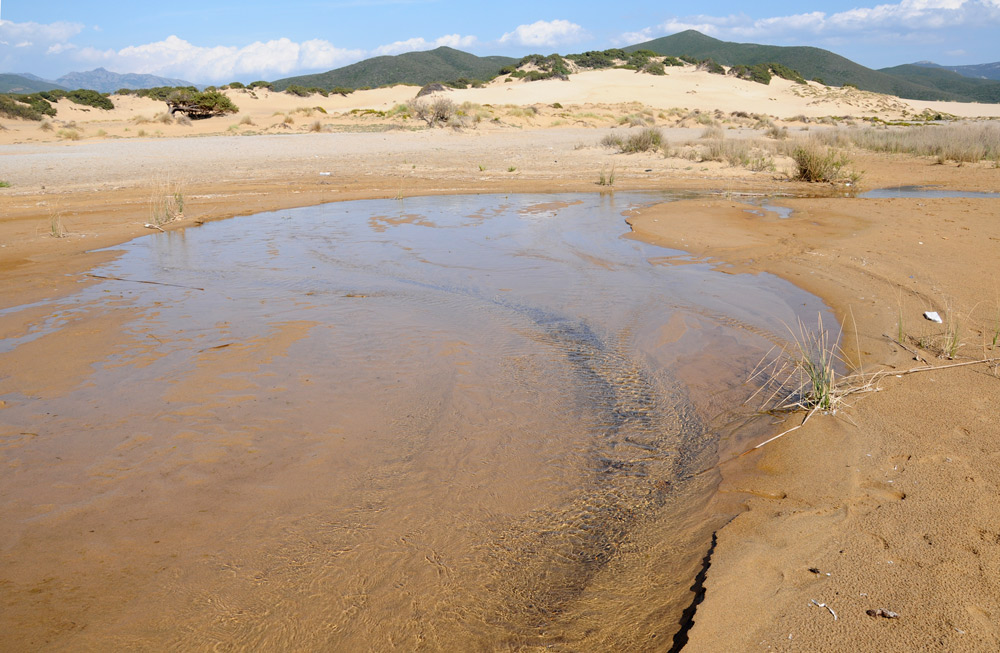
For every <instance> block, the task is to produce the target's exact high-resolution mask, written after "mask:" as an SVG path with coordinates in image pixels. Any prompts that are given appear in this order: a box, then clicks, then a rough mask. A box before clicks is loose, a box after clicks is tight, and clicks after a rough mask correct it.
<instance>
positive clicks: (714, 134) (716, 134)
mask: <svg viewBox="0 0 1000 653" xmlns="http://www.w3.org/2000/svg"><path fill="white" fill-rule="evenodd" d="M725 137H726V132H725V131H724V130H723V129H722V126H721V125H709V126H708V127H706V128H705V129H703V130H701V136H699V137H698V138H706V139H708V138H711V139H718V140H721V139H723V138H725Z"/></svg>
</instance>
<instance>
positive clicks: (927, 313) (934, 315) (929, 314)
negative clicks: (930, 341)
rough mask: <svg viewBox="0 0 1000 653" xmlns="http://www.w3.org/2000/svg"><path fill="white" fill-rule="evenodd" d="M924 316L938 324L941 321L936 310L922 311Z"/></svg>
mask: <svg viewBox="0 0 1000 653" xmlns="http://www.w3.org/2000/svg"><path fill="white" fill-rule="evenodd" d="M924 317H925V318H926V319H928V320H930V321H931V322H937V323H938V324H941V322H943V320H942V319H941V316H940V315H938V314H937V311H924Z"/></svg>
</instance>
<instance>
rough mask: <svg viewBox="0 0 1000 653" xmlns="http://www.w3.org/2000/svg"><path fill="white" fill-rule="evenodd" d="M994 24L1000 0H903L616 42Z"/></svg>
mask: <svg viewBox="0 0 1000 653" xmlns="http://www.w3.org/2000/svg"><path fill="white" fill-rule="evenodd" d="M991 24H997V25H1000V0H902V1H901V2H899V3H897V4H881V5H875V6H873V7H857V8H854V9H849V10H847V11H841V12H838V13H834V14H827V13H825V12H822V11H814V12H810V13H804V14H791V15H787V16H774V17H769V18H757V19H754V18H751V17H749V16H747V15H745V14H732V15H728V16H688V17H685V18H677V17H674V18H670V19H668V20H667V21H665V22H663V23H661V24H660V25H657V26H655V27H647V28H644V29H642V30H639V31H635V32H628V33H625V34H622V35H621V37H619V39H617V41H618V42H619V43H625V44H631V43H639V42H642V41H648V40H650V39H652V38H656V37H657V36H660V35H665V34H675V33H677V32H681V31H684V30H688V29H695V30H698V31H699V32H702V33H704V34H708V35H710V36H714V37H716V38H723V39H749V38H769V39H780V38H783V37H788V38H791V39H795V40H796V41H799V42H802V41H804V40H805V39H804V38H803V35H804V34H807V35H815V36H822V37H825V38H835V37H838V36H853V37H855V38H857V37H858V36H859V35H861V34H864V33H892V34H903V33H905V32H909V31H918V30H935V29H941V28H945V27H983V26H986V25H991Z"/></svg>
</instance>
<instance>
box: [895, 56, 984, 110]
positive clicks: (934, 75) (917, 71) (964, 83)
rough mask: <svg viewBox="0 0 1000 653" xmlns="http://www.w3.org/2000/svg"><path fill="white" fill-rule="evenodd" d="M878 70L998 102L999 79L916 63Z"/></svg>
mask: <svg viewBox="0 0 1000 653" xmlns="http://www.w3.org/2000/svg"><path fill="white" fill-rule="evenodd" d="M880 72H883V73H886V74H888V75H893V76H895V77H899V78H902V79H906V80H909V81H911V82H913V83H915V84H921V85H923V86H933V87H934V88H938V89H941V90H942V91H946V92H948V93H954V94H956V95H961V96H962V97H964V98H968V99H970V100H972V101H974V102H986V103H988V104H997V103H1000V81H996V80H992V79H976V78H974V77H965V76H963V75H960V74H959V73H956V72H954V71H951V70H947V69H945V68H930V67H928V66H920V65H917V64H904V65H902V66H894V67H892V68H882V69H880Z"/></svg>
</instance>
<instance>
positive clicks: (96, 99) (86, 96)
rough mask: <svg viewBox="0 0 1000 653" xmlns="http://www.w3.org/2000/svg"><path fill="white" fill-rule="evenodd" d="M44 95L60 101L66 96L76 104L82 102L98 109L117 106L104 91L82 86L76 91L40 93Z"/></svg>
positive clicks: (109, 108) (108, 108)
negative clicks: (99, 91) (100, 91)
mask: <svg viewBox="0 0 1000 653" xmlns="http://www.w3.org/2000/svg"><path fill="white" fill-rule="evenodd" d="M39 95H41V96H42V97H44V98H45V99H47V100H52V101H58V100H60V99H62V98H66V99H67V100H69V101H70V102H72V103H74V104H81V105H84V106H88V107H95V108H97V109H105V110H107V111H111V110H112V109H114V108H115V105H114V104H113V103H112V102H111V100H110V99H108V96H107V95H105V94H103V93H98V92H97V91H91V90H88V89H84V88H80V89H77V90H75V91H61V90H58V89H56V90H52V91H43V92H41V93H39Z"/></svg>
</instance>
